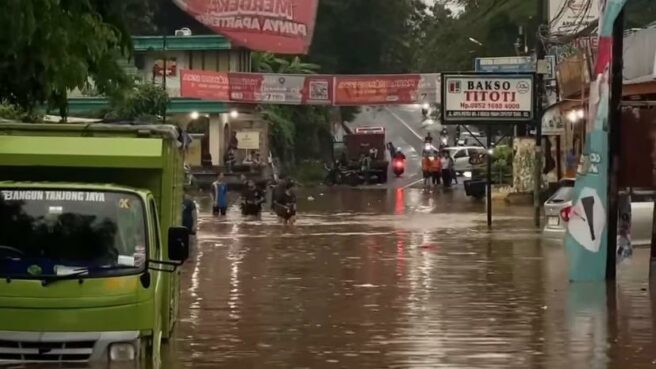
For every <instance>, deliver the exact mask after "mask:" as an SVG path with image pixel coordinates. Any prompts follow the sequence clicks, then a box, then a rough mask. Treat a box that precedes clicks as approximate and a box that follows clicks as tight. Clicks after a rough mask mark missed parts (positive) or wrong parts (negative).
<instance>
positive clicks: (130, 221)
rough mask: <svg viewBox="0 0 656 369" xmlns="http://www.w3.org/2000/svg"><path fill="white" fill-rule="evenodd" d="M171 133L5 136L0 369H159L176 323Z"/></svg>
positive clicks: (181, 235) (17, 129) (27, 130)
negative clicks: (77, 365)
mask: <svg viewBox="0 0 656 369" xmlns="http://www.w3.org/2000/svg"><path fill="white" fill-rule="evenodd" d="M182 160H183V159H182V154H181V152H180V149H179V144H178V139H177V133H176V131H175V129H174V128H173V127H171V126H130V125H105V124H91V125H72V124H20V123H16V124H0V366H2V365H3V364H12V363H26V362H50V363H69V362H81V363H89V364H93V365H96V364H101V365H103V364H107V365H112V364H113V363H114V362H124V363H125V362H134V363H139V364H140V365H143V364H147V366H149V367H150V366H155V367H156V366H158V365H159V361H160V349H161V345H162V342H163V341H165V340H166V339H167V338H168V337H170V335H171V332H172V330H173V327H174V325H175V321H176V315H177V310H178V295H179V279H180V275H179V268H178V267H179V266H180V265H182V263H183V262H184V261H185V260H186V259H187V257H188V255H189V231H188V230H187V229H186V228H184V227H181V226H179V225H180V224H181V219H180V218H181V207H182V201H183V182H184V171H183V162H182Z"/></svg>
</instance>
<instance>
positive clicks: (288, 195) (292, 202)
mask: <svg viewBox="0 0 656 369" xmlns="http://www.w3.org/2000/svg"><path fill="white" fill-rule="evenodd" d="M284 187H285V191H284V192H282V193H281V194H279V196H278V197H277V198H276V199H275V211H276V214H277V215H278V217H279V218H280V219H282V221H283V224H285V225H292V226H293V225H294V224H295V223H296V194H295V193H294V181H291V180H289V181H287V182H286V183H285V186H284Z"/></svg>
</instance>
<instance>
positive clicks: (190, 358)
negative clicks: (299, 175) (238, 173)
mask: <svg viewBox="0 0 656 369" xmlns="http://www.w3.org/2000/svg"><path fill="white" fill-rule="evenodd" d="M321 191H327V192H326V193H324V194H322V193H321ZM321 191H320V190H307V191H305V193H303V194H302V196H301V197H302V198H303V199H304V200H303V201H301V202H300V204H299V209H300V211H301V215H300V217H299V221H298V224H297V225H296V227H294V228H285V227H283V226H282V225H280V224H279V223H278V222H277V220H276V219H275V218H274V217H273V216H272V215H270V214H268V212H267V213H265V214H264V215H263V218H262V220H257V221H256V220H245V219H243V218H242V217H241V215H239V213H238V209H236V208H233V209H231V212H230V213H229V215H228V217H227V218H226V219H217V218H213V217H212V216H211V215H210V214H209V211H208V208H209V203H208V200H206V199H201V200H200V202H201V208H202V213H201V219H200V234H199V237H198V245H197V249H196V250H195V251H194V255H193V256H192V257H191V259H190V262H189V263H188V265H186V266H185V267H184V270H183V282H182V287H181V293H182V298H181V307H180V310H181V311H180V320H179V322H178V326H177V332H176V336H175V338H174V339H173V340H172V341H171V344H170V352H169V353H167V355H166V356H167V357H165V363H164V366H165V367H166V368H168V369H175V368H231V369H242V368H243V369H245V368H267V369H269V368H285V369H296V368H357V369H365V368H375V369H379V368H554V369H556V368H558V369H560V368H618V369H619V368H654V367H656V346H655V342H656V337H655V336H654V333H653V328H654V317H653V314H654V312H656V306H654V302H653V299H652V298H650V292H649V289H648V280H647V263H648V250H646V249H640V250H637V252H636V255H635V256H634V258H633V260H632V261H631V262H630V263H629V264H626V265H623V266H622V267H621V268H620V270H619V271H618V273H619V278H620V281H619V283H618V287H617V288H612V289H610V288H609V289H607V288H606V285H604V284H590V285H576V286H570V285H569V283H568V281H567V275H566V274H567V266H566V258H565V255H564V251H563V247H562V245H560V244H559V243H558V242H551V241H546V240H542V238H541V236H540V233H539V232H537V231H536V230H535V229H534V228H533V226H532V218H531V214H532V209H530V208H522V207H512V208H510V207H503V206H500V205H497V206H496V208H495V220H494V226H495V231H493V232H488V230H487V227H486V224H485V215H484V204H483V203H477V202H472V201H471V200H469V199H465V198H464V195H462V194H461V191H453V192H447V193H444V192H442V191H438V192H437V193H435V194H426V193H423V192H422V191H421V190H415V189H409V190H390V191H386V190H367V191H364V190H351V189H343V190H337V189H335V190H321ZM309 196H312V197H314V200H313V201H310V200H312V199H310V200H308V197H309Z"/></svg>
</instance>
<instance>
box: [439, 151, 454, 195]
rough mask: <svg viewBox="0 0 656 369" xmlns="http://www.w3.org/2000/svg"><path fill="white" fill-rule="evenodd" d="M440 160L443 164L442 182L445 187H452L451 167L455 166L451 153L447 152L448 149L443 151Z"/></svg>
mask: <svg viewBox="0 0 656 369" xmlns="http://www.w3.org/2000/svg"><path fill="white" fill-rule="evenodd" d="M440 161H441V164H442V182H443V183H444V188H450V187H451V168H453V166H452V159H451V157H450V156H449V153H448V152H446V151H443V152H442V157H441V159H440Z"/></svg>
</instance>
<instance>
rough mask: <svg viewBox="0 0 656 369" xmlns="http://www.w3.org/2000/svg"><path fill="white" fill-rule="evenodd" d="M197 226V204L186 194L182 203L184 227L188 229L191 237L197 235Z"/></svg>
mask: <svg viewBox="0 0 656 369" xmlns="http://www.w3.org/2000/svg"><path fill="white" fill-rule="evenodd" d="M197 224H198V219H197V218H196V203H195V202H194V200H193V199H192V198H191V196H190V195H189V194H187V193H185V194H184V200H183V202H182V226H183V227H185V228H187V229H188V230H189V233H190V234H191V235H195V234H196V225H197Z"/></svg>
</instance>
